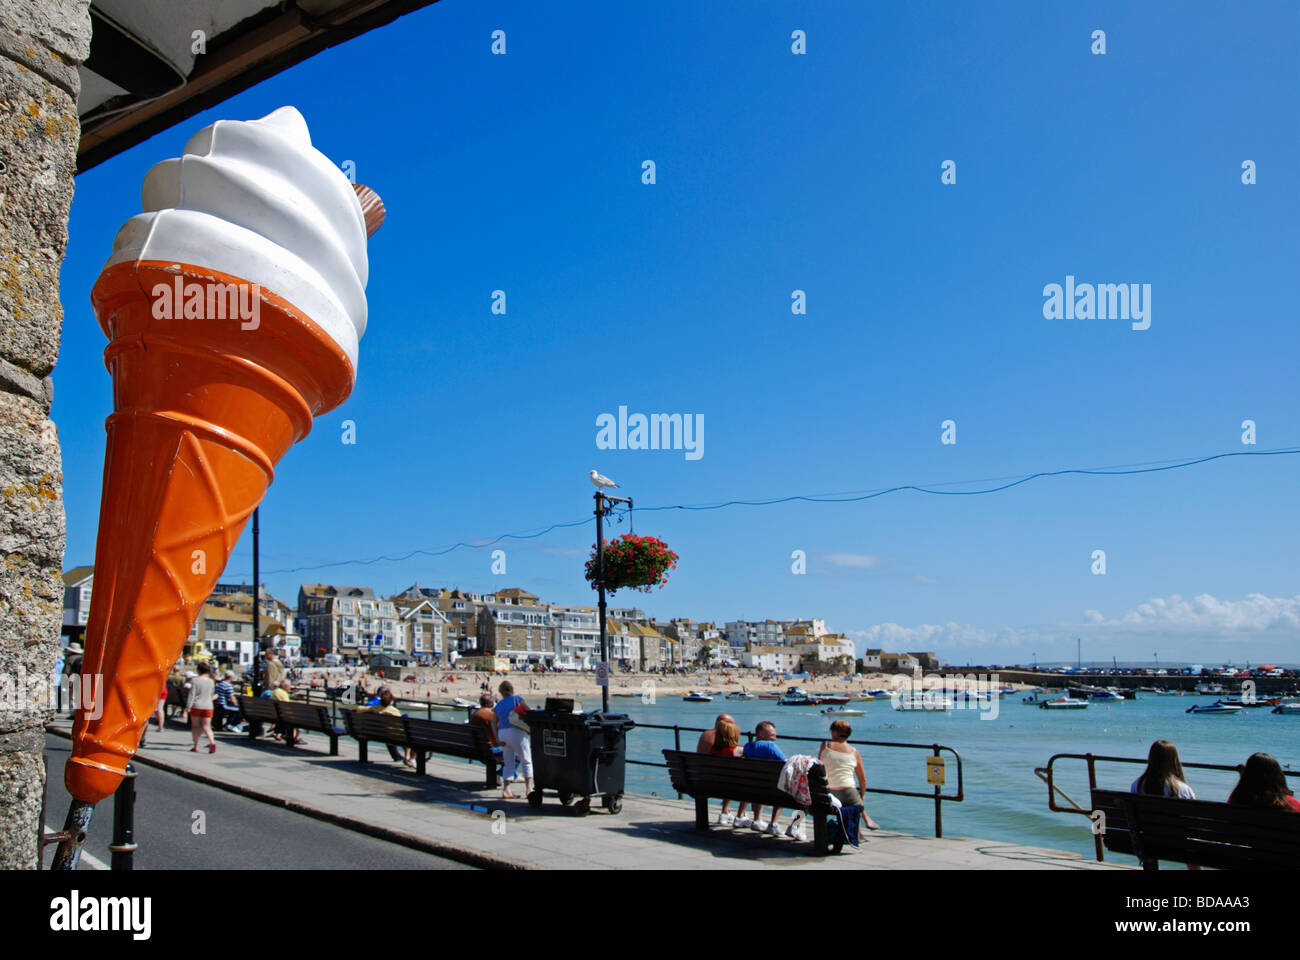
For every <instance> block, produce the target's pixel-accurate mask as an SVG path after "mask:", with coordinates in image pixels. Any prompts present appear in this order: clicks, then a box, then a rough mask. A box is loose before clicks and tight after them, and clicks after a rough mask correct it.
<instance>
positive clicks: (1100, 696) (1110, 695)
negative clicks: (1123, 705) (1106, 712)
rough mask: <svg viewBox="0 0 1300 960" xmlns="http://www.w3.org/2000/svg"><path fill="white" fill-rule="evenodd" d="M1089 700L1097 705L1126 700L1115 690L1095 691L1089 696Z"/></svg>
mask: <svg viewBox="0 0 1300 960" xmlns="http://www.w3.org/2000/svg"><path fill="white" fill-rule="evenodd" d="M1088 699H1089V700H1093V701H1095V702H1097V703H1120V702H1122V701H1123V700H1124V698H1123V697H1121V696H1120V695H1119V694H1118V693H1115V691H1113V690H1094V691H1093V692H1092V693H1090V694H1088Z"/></svg>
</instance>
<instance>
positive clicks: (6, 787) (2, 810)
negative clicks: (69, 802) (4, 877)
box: [0, 748, 61, 870]
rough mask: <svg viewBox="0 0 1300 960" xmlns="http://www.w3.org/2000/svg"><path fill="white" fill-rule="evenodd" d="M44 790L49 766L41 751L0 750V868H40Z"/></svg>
mask: <svg viewBox="0 0 1300 960" xmlns="http://www.w3.org/2000/svg"><path fill="white" fill-rule="evenodd" d="M0 750H2V748H0ZM44 790H45V767H44V764H43V763H42V762H41V755H40V752H39V750H38V751H37V752H36V753H26V752H24V753H14V752H0V870H34V869H35V868H36V863H37V861H36V850H37V842H36V835H37V831H38V830H40V829H41V826H40V816H41V797H42V796H43V794H44ZM59 815H60V816H61V814H59ZM60 825H61V824H55V826H60Z"/></svg>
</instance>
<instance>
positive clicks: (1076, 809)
mask: <svg viewBox="0 0 1300 960" xmlns="http://www.w3.org/2000/svg"><path fill="white" fill-rule="evenodd" d="M1057 760H1082V761H1083V762H1084V763H1085V764H1087V767H1088V806H1087V807H1085V806H1081V805H1080V804H1079V802H1078V801H1077V800H1075V799H1074V798H1073V797H1071V796H1070V795H1069V794H1068V793H1066V792H1065V791H1064V790H1063V789H1061V787H1060V786H1059V785H1058V784H1057V783H1056V779H1055V777H1056V761H1057ZM1099 763H1129V764H1133V763H1136V764H1138V765H1139V766H1142V767H1145V766H1146V765H1147V760H1146V757H1107V756H1102V755H1101V754H1096V753H1056V754H1053V755H1052V756H1051V757H1049V758H1048V760H1047V766H1045V767H1035V768H1034V773H1035V774H1036V775H1037V776H1038V779H1040V780H1042V781H1043V782H1044V783H1045V784H1047V807H1048V809H1049V810H1051V811H1052V812H1054V813H1076V814H1083V815H1084V816H1085V817H1088V818H1089V819H1091V817H1092V810H1091V809H1090V807H1091V805H1092V791H1093V790H1096V789H1097V764H1099ZM1182 766H1183V768H1184V769H1191V770H1222V771H1227V772H1229V773H1237V774H1240V773H1241V772H1242V771H1243V770H1245V769H1246V767H1245V765H1244V764H1240V763H1238V764H1231V763H1192V762H1189V761H1187V760H1183V761H1182ZM1282 772H1283V774H1284V775H1285V776H1288V777H1300V770H1283V771H1282ZM1058 794H1059V795H1060V796H1062V797H1064V798H1065V800H1066V802H1067V803H1069V804H1070V805H1069V806H1068V807H1061V806H1057V803H1056V797H1057V795H1058ZM1092 842H1093V846H1094V848H1095V849H1096V851H1097V860H1098V861H1105V859H1106V850H1105V847H1103V846H1102V841H1101V834H1100V833H1097V832H1096V831H1094V832H1093V835H1092Z"/></svg>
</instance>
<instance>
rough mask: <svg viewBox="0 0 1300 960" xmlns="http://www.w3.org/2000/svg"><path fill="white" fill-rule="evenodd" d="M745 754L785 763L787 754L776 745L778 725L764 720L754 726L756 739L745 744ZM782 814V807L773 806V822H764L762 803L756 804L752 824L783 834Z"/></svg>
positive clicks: (771, 832) (769, 832) (772, 832)
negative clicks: (781, 825)
mask: <svg viewBox="0 0 1300 960" xmlns="http://www.w3.org/2000/svg"><path fill="white" fill-rule="evenodd" d="M742 755H743V756H745V757H747V758H749V759H751V760H780V761H781V762H782V763H785V754H784V753H782V752H781V748H780V747H778V746H777V745H776V725H775V724H773V723H772V722H770V721H768V720H764V721H763V722H762V723H760V724H759V725H758V726H756V727H755V728H754V739H753V740H751V741H749V743H747V744H745V750H744V753H743V754H742ZM780 816H781V808H780V807H773V808H772V822H771V823H764V822H763V806H762V804H758V803H756V804H754V822H753V824H752V825H751V826H752V828H753V829H754V830H757V831H758V832H759V833H768V834H771V835H772V836H774V837H779V836H781V827H780V825H779V824H778V823H777V818H778V817H780Z"/></svg>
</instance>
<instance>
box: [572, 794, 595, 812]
mask: <svg viewBox="0 0 1300 960" xmlns="http://www.w3.org/2000/svg"><path fill="white" fill-rule="evenodd" d="M569 812H570V813H572V814H573V815H574V816H575V817H585V816H586V815H587V814H589V813H591V797H583V798H582V799H580V800H579V801H578V802H577V803H575V804H574V805H573V806H571V807H569Z"/></svg>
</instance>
